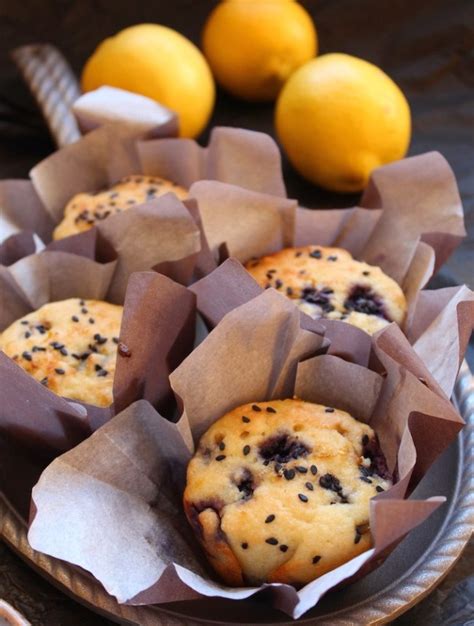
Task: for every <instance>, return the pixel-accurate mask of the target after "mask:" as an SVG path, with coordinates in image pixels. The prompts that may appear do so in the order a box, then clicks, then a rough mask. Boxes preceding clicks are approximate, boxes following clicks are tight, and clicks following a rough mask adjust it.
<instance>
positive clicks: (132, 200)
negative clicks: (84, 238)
mask: <svg viewBox="0 0 474 626" xmlns="http://www.w3.org/2000/svg"><path fill="white" fill-rule="evenodd" d="M169 192H172V193H174V194H175V195H176V196H177V197H178V198H179V199H180V200H183V199H184V198H187V197H188V192H187V191H186V189H183V187H180V186H179V185H177V184H176V183H173V182H170V181H169V180H165V179H164V178H159V177H158V176H142V175H138V174H137V175H132V176H126V177H125V178H122V180H120V181H119V182H118V183H116V184H115V185H112V187H110V189H106V190H104V191H99V192H98V193H79V194H77V195H75V196H74V197H73V198H72V199H71V200H70V201H69V202H68V204H67V205H66V208H65V209H64V218H63V220H62V221H61V222H60V223H59V224H58V226H57V227H56V228H55V229H54V232H53V239H63V238H64V237H69V236H70V235H77V234H78V233H82V232H84V231H86V230H89V229H90V228H92V227H93V226H94V225H95V224H96V223H97V222H98V221H102V220H105V219H106V218H107V217H109V216H110V215H116V214H117V213H121V212H122V211H126V210H127V209H131V208H133V207H134V206H137V205H139V204H143V203H144V202H148V201H149V200H154V199H155V198H158V197H159V196H162V195H164V194H165V193H169Z"/></svg>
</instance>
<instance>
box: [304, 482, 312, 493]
mask: <svg viewBox="0 0 474 626" xmlns="http://www.w3.org/2000/svg"><path fill="white" fill-rule="evenodd" d="M304 486H305V487H306V489H308V490H309V491H314V487H313V483H310V482H307V483H305V484H304Z"/></svg>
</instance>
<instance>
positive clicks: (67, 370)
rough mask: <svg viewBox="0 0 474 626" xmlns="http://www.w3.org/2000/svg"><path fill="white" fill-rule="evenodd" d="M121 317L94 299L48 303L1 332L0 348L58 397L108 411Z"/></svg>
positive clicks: (120, 309)
mask: <svg viewBox="0 0 474 626" xmlns="http://www.w3.org/2000/svg"><path fill="white" fill-rule="evenodd" d="M122 312H123V307H122V306H119V305H116V304H109V303H108V302H102V301H99V300H81V299H78V298H71V299H70V300H62V301H60V302H50V303H49V304H45V305H44V306H42V307H41V308H40V309H38V310H37V311H34V312H33V313H30V314H29V315H26V316H25V317H22V318H21V319H19V320H17V321H16V322H13V324H11V325H10V326H9V327H8V328H7V329H6V330H4V331H3V333H2V334H1V335H0V348H1V349H2V350H3V351H4V352H5V354H6V355H7V356H9V357H10V358H11V359H13V360H14V361H15V362H16V363H17V364H18V365H20V366H21V367H22V368H23V369H24V370H25V371H26V372H28V374H30V375H31V376H33V377H34V378H35V379H36V380H37V381H39V382H40V383H41V384H43V385H44V386H45V387H48V389H50V390H51V391H53V392H54V393H56V394H58V395H59V396H64V397H66V398H69V399H70V400H79V401H81V402H86V403H88V404H93V405H96V406H100V407H105V406H109V405H110V404H111V403H112V400H113V398H112V387H113V379H114V373H115V361H116V356H117V345H118V343H119V334H120V325H121V321H122Z"/></svg>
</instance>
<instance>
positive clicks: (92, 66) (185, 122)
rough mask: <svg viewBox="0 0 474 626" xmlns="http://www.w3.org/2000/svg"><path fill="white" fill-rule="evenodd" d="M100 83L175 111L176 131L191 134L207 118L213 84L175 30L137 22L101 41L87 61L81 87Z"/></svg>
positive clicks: (192, 49)
mask: <svg viewBox="0 0 474 626" xmlns="http://www.w3.org/2000/svg"><path fill="white" fill-rule="evenodd" d="M102 85H110V86H111V87H119V88H121V89H126V90H128V91H133V92H135V93H139V94H142V95H144V96H148V97H149V98H153V99H154V100H157V101H158V102H159V103H160V104H163V105H164V106H166V107H168V108H170V109H172V110H173V111H175V112H176V113H177V114H178V116H179V124H180V135H181V136H182V137H195V136H196V135H198V134H199V133H200V132H201V130H202V129H203V128H204V126H205V125H206V124H207V122H208V121H209V117H210V115H211V113H212V109H213V107H214V99H215V88H214V80H213V78H212V74H211V71H210V69H209V66H208V64H207V62H206V59H205V58H204V57H203V55H202V54H201V52H200V51H199V49H198V48H196V46H195V45H194V44H193V43H191V42H190V41H189V39H186V37H183V36H182V35H180V34H179V33H177V32H176V31H175V30H172V29H171V28H167V27H166V26H160V25H159V24H138V25H137V26H131V27H130V28H126V29H125V30H122V31H120V32H119V33H117V34H116V35H115V36H114V37H110V38H108V39H106V40H105V41H103V42H102V43H101V44H100V45H99V46H98V48H97V49H96V50H95V52H94V53H93V54H92V56H91V57H90V58H89V60H88V61H87V63H86V65H85V67H84V70H83V73H82V89H83V91H90V90H91V89H97V88H98V87H101V86H102Z"/></svg>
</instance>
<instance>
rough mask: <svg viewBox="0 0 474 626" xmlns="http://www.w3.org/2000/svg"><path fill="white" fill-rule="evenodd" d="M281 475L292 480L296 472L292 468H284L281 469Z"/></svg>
mask: <svg viewBox="0 0 474 626" xmlns="http://www.w3.org/2000/svg"><path fill="white" fill-rule="evenodd" d="M283 476H284V477H285V478H286V480H293V478H294V477H295V476H296V472H295V470H294V469H286V470H284V471H283Z"/></svg>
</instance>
